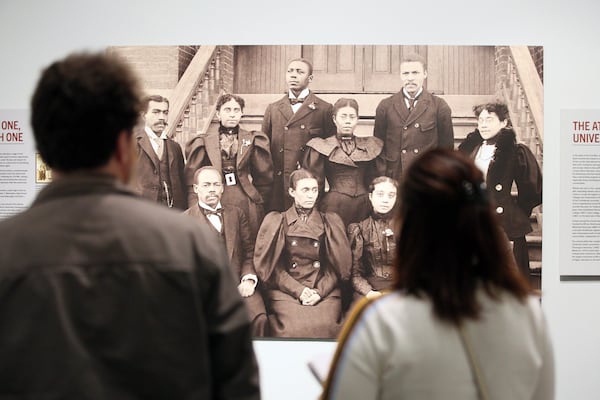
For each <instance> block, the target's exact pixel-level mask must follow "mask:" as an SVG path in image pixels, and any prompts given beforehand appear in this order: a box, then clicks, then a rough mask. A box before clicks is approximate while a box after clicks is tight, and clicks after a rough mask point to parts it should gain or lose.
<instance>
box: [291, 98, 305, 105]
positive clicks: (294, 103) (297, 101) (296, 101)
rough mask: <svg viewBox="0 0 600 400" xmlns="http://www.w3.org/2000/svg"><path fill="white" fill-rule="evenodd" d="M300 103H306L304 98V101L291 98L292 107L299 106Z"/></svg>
mask: <svg viewBox="0 0 600 400" xmlns="http://www.w3.org/2000/svg"><path fill="white" fill-rule="evenodd" d="M299 103H304V98H302V99H293V98H291V97H290V104H291V105H296V104H299Z"/></svg>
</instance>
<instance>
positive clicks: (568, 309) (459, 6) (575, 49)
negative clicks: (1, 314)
mask: <svg viewBox="0 0 600 400" xmlns="http://www.w3.org/2000/svg"><path fill="white" fill-rule="evenodd" d="M599 16H600V3H599V2H597V1H595V0H594V1H593V0H586V1H583V0H571V1H564V0H560V1H559V2H558V3H557V2H552V3H550V2H541V1H522V0H505V1H503V2H476V1H466V0H457V1H453V2H448V1H441V0H433V1H428V2H427V1H423V2H405V1H403V0H396V1H391V0H390V1H377V0H371V1H366V0H364V1H355V0H348V1H345V2H341V1H327V2H326V1H322V0H321V1H314V0H305V1H304V2H276V1H273V0H259V1H255V2H250V1H241V0H225V1H214V2H207V1H200V0H195V1H191V0H190V1H186V0H171V1H170V2H167V1H156V0H147V1H129V2H127V1H123V0H120V1H116V0H105V1H101V2H100V1H94V2H89V1H85V0H84V1H82V0H54V1H52V0H51V1H44V2H42V1H33V0H19V1H16V0H12V1H11V0H0V93H1V95H0V109H26V108H28V102H29V96H30V94H31V92H32V90H33V87H34V85H35V83H36V79H37V77H38V75H39V72H40V69H41V68H42V67H43V66H45V65H47V64H48V63H50V62H51V61H53V60H54V59H56V58H59V57H62V56H64V55H65V54H67V53H69V52H71V51H74V50H82V49H101V48H104V47H105V46H108V45H176V44H432V45H439V44H451V45H460V44H466V45H542V46H544V90H545V110H544V115H545V132H544V137H545V143H544V226H543V228H544V232H543V238H544V242H543V268H544V269H543V282H542V285H543V286H542V287H543V306H544V309H545V311H546V314H547V316H548V320H549V324H550V329H551V334H552V336H553V340H554V346H555V353H556V355H555V357H556V365H557V398H558V399H565V400H568V399H582V400H586V399H590V400H591V399H597V398H600V379H599V373H598V371H600V312H599V311H598V308H600V280H598V281H596V280H585V281H561V280H560V276H559V265H558V260H559V254H560V252H561V247H563V249H564V246H565V245H566V243H561V238H560V231H559V229H560V227H559V217H560V212H561V205H560V203H559V193H560V187H561V183H560V181H559V176H560V173H559V172H560V168H561V165H560V162H559V160H560V148H559V142H560V140H559V134H560V131H559V127H560V111H561V109H599V110H600V76H599V74H600V72H599V71H600V54H599V53H598V45H597V42H598V38H599V37H600V24H599V23H598V17H599ZM599 119H600V118H599ZM565 167H567V166H565ZM598 173H599V174H600V171H599V172H598ZM0 239H1V238H0ZM1 246H2V245H1V242H0V251H1ZM563 251H564V250H563ZM598 271H599V274H600V265H599V266H598ZM333 346H334V344H333V343H332V342H303V341H291V342H280V341H257V342H255V348H256V350H257V355H258V359H259V364H260V367H261V383H262V385H263V398H264V399H266V400H280V399H289V400H294V399H303V400H306V399H314V398H316V397H317V395H318V393H319V386H318V385H317V384H316V382H315V381H314V380H313V378H312V376H311V375H310V373H309V372H308V370H307V368H306V365H305V363H306V361H307V360H308V359H309V358H310V357H311V356H313V355H315V354H318V353H320V352H324V351H329V350H330V349H332V348H333ZM507 368H510V366H507ZM432 379H435V377H432Z"/></svg>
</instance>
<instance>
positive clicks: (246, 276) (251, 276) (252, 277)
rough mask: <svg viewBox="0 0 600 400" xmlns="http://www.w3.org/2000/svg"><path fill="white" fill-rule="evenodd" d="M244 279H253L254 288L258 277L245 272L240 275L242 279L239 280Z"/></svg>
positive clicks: (242, 280)
mask: <svg viewBox="0 0 600 400" xmlns="http://www.w3.org/2000/svg"><path fill="white" fill-rule="evenodd" d="M244 281H254V288H255V289H256V285H258V277H257V276H256V275H254V274H246V275H244V276H242V279H241V281H240V282H244Z"/></svg>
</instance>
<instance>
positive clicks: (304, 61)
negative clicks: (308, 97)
mask: <svg viewBox="0 0 600 400" xmlns="http://www.w3.org/2000/svg"><path fill="white" fill-rule="evenodd" d="M294 61H300V62H302V63H304V64H306V66H307V67H308V74H309V75H312V73H313V65H312V63H311V62H310V61H308V60H307V59H306V58H304V57H298V58H294V59H293V60H290V62H289V63H288V66H289V65H290V64H291V63H293V62H294Z"/></svg>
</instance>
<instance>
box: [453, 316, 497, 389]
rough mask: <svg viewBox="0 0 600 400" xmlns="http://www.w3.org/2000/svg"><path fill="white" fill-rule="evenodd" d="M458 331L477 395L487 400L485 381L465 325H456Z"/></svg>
mask: <svg viewBox="0 0 600 400" xmlns="http://www.w3.org/2000/svg"><path fill="white" fill-rule="evenodd" d="M458 333H459V335H460V341H461V343H462V345H463V348H464V349H465V353H467V358H468V359H469V367H470V368H471V373H472V374H473V378H474V380H475V385H476V386H477V394H478V397H479V399H480V400H489V398H490V396H489V394H488V391H487V386H486V385H485V381H484V380H483V376H482V374H481V370H480V369H479V363H478V362H477V357H476V356H475V353H474V352H473V348H472V346H471V341H470V340H469V336H468V335H467V332H466V331H465V327H464V326H463V325H460V326H459V327H458Z"/></svg>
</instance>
